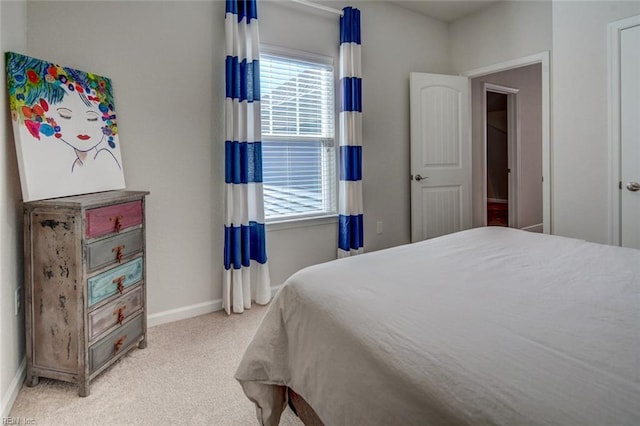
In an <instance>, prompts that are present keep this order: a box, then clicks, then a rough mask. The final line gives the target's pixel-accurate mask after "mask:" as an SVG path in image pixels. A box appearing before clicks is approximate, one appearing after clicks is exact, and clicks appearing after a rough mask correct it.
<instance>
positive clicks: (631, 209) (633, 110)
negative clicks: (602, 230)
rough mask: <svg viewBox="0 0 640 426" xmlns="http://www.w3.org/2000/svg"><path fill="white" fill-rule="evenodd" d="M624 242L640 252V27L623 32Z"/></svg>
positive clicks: (621, 87) (622, 236)
mask: <svg viewBox="0 0 640 426" xmlns="http://www.w3.org/2000/svg"><path fill="white" fill-rule="evenodd" d="M620 137H621V146H620V158H621V162H620V176H621V181H622V187H621V190H622V194H621V214H620V221H621V242H622V246H623V247H633V248H637V249H640V26H635V27H631V28H627V29H624V30H622V31H621V32H620Z"/></svg>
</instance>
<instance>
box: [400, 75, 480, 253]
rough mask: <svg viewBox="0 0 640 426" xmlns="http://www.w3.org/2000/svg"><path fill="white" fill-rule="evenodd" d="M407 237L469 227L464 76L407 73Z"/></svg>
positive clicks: (468, 147)
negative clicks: (408, 139)
mask: <svg viewBox="0 0 640 426" xmlns="http://www.w3.org/2000/svg"><path fill="white" fill-rule="evenodd" d="M410 108H411V175H412V176H411V240H412V241H413V242H416V241H421V240H424V239H427V238H433V237H437V236H440V235H445V234H449V233H452V232H457V231H460V230H463V229H467V228H470V227H471V138H470V135H469V124H470V120H469V81H468V79H467V78H466V77H458V76H451V75H440V74H425V73H411V75H410Z"/></svg>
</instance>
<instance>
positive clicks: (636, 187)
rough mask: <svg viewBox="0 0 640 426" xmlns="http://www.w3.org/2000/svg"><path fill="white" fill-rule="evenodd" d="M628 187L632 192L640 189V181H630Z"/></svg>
mask: <svg viewBox="0 0 640 426" xmlns="http://www.w3.org/2000/svg"><path fill="white" fill-rule="evenodd" d="M627 189H628V190H629V191H632V192H636V191H640V183H638V182H629V183H628V184H627Z"/></svg>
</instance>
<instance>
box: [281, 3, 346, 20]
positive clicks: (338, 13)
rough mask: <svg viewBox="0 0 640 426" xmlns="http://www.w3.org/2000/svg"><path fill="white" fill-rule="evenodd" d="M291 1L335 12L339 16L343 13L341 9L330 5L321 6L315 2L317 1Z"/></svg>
mask: <svg viewBox="0 0 640 426" xmlns="http://www.w3.org/2000/svg"><path fill="white" fill-rule="evenodd" d="M291 1H292V2H294V3H299V4H303V5H305V6H309V7H313V8H315V9H320V10H324V11H325V12H331V13H335V14H337V15H340V16H342V15H343V13H342V11H341V10H338V9H334V8H332V7H329V6H323V5H321V4H317V3H312V2H310V1H308V0H291Z"/></svg>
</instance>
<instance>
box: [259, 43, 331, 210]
mask: <svg viewBox="0 0 640 426" xmlns="http://www.w3.org/2000/svg"><path fill="white" fill-rule="evenodd" d="M271 51H272V50H270V49H265V48H263V53H262V54H261V55H260V104H261V116H262V172H263V186H264V207H265V217H266V219H267V221H274V220H286V219H294V218H303V217H313V216H326V215H331V214H335V212H336V201H335V198H336V197H335V181H336V177H335V156H336V154H335V149H334V137H335V131H334V120H335V118H334V117H335V116H334V98H333V90H334V89H333V81H334V77H333V65H332V62H331V58H328V59H327V58H322V57H321V58H313V59H309V57H303V58H301V57H299V55H294V54H281V53H277V54H276V53H271ZM287 53H288V52H287Z"/></svg>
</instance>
